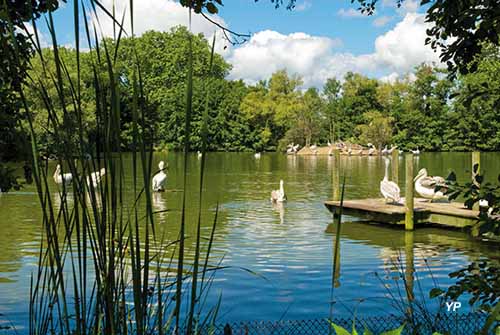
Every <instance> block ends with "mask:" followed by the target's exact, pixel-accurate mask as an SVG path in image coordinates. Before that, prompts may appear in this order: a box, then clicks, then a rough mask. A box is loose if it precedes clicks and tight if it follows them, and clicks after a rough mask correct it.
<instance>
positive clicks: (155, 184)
mask: <svg viewBox="0 0 500 335" xmlns="http://www.w3.org/2000/svg"><path fill="white" fill-rule="evenodd" d="M158 168H159V169H160V171H158V173H156V174H155V175H154V176H153V179H152V180H151V184H152V188H153V192H164V191H165V182H166V181H167V174H166V173H165V172H164V170H165V163H164V162H163V161H160V163H159V164H158Z"/></svg>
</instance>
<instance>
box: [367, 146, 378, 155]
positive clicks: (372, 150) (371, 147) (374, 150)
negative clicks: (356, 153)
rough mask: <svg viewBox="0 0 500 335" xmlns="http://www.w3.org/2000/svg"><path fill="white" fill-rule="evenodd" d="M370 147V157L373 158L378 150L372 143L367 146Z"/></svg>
mask: <svg viewBox="0 0 500 335" xmlns="http://www.w3.org/2000/svg"><path fill="white" fill-rule="evenodd" d="M367 146H368V148H369V149H368V156H372V155H373V154H374V153H375V152H376V151H377V148H375V146H374V145H373V144H371V143H368V144H367Z"/></svg>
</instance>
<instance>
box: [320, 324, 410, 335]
mask: <svg viewBox="0 0 500 335" xmlns="http://www.w3.org/2000/svg"><path fill="white" fill-rule="evenodd" d="M328 321H329V322H330V324H331V326H332V328H333V329H334V330H335V334H336V335H358V332H357V330H356V325H355V320H353V322H352V332H349V331H348V330H346V329H345V328H343V327H341V326H339V325H336V324H335V323H333V322H331V321H330V320H328ZM404 328H405V325H404V324H403V325H401V326H400V327H398V328H396V329H393V330H388V331H385V332H382V333H380V335H401V334H402V333H403V330H404ZM363 335H375V334H373V332H372V331H370V330H369V329H368V328H367V327H366V326H365V327H364V331H363Z"/></svg>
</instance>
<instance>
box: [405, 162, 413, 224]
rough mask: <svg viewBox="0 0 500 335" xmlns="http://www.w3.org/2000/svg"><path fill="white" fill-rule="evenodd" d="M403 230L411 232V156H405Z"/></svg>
mask: <svg viewBox="0 0 500 335" xmlns="http://www.w3.org/2000/svg"><path fill="white" fill-rule="evenodd" d="M405 160H406V162H405V164H406V186H405V205H406V213H405V229H406V230H413V154H412V153H409V154H406V159H405Z"/></svg>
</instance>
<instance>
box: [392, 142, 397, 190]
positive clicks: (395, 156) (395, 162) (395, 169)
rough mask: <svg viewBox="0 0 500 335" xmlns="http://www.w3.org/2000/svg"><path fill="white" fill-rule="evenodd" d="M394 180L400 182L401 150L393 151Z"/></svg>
mask: <svg viewBox="0 0 500 335" xmlns="http://www.w3.org/2000/svg"><path fill="white" fill-rule="evenodd" d="M391 167H392V181H393V182H395V183H396V184H399V150H398V149H394V150H393V151H392V165H391Z"/></svg>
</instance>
